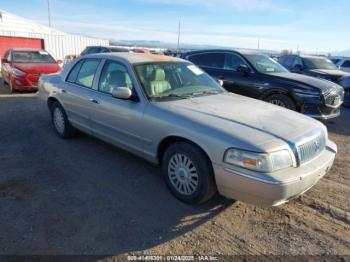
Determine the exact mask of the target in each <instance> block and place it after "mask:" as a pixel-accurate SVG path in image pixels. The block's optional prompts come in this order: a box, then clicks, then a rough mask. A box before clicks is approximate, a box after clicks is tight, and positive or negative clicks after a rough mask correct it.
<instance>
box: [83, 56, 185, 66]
mask: <svg viewBox="0 0 350 262" xmlns="http://www.w3.org/2000/svg"><path fill="white" fill-rule="evenodd" d="M84 57H99V58H100V57H103V58H111V57H118V58H121V59H123V60H126V61H127V62H129V63H130V64H139V63H152V62H185V60H182V59H180V58H176V57H172V56H165V55H153V54H142V53H99V54H91V55H87V56H84ZM186 62H187V61H186Z"/></svg>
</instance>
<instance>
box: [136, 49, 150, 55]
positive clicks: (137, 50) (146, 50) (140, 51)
mask: <svg viewBox="0 0 350 262" xmlns="http://www.w3.org/2000/svg"><path fill="white" fill-rule="evenodd" d="M131 51H132V52H134V53H139V54H150V53H151V52H150V51H149V50H148V49H144V48H133V49H131Z"/></svg>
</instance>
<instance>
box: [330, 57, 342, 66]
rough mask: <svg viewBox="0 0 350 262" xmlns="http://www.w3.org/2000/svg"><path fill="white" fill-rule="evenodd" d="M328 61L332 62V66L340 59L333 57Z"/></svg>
mask: <svg viewBox="0 0 350 262" xmlns="http://www.w3.org/2000/svg"><path fill="white" fill-rule="evenodd" d="M330 60H331V61H332V62H333V64H335V65H336V64H337V63H338V62H339V61H340V60H341V58H335V57H333V58H330Z"/></svg>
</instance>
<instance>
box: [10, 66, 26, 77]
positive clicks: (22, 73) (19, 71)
mask: <svg viewBox="0 0 350 262" xmlns="http://www.w3.org/2000/svg"><path fill="white" fill-rule="evenodd" d="M12 73H13V74H14V75H16V76H24V75H25V74H26V73H25V72H23V71H21V70H19V69H17V68H14V67H13V68H12Z"/></svg>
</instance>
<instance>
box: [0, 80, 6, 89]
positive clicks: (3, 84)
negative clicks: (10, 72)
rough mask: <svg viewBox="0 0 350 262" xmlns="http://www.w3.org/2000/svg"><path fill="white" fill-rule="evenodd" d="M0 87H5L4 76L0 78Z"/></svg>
mask: <svg viewBox="0 0 350 262" xmlns="http://www.w3.org/2000/svg"><path fill="white" fill-rule="evenodd" d="M0 84H1V87H3V88H4V87H5V86H6V81H5V79H4V78H1V83H0Z"/></svg>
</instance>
